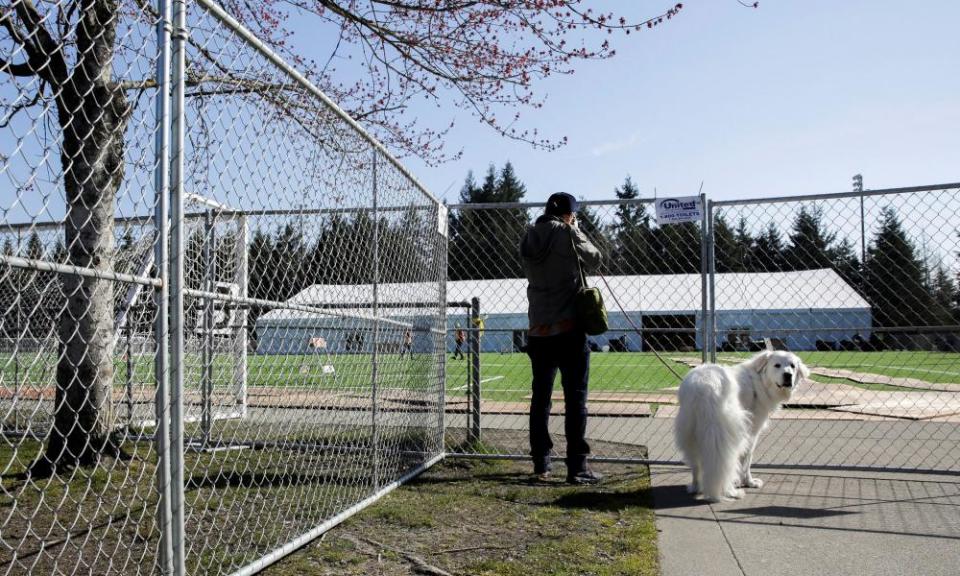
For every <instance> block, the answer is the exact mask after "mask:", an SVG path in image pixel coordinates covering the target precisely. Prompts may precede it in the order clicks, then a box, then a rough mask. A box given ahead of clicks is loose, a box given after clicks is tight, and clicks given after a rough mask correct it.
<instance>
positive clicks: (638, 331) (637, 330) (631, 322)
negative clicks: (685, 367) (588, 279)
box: [597, 272, 683, 380]
mask: <svg viewBox="0 0 960 576" xmlns="http://www.w3.org/2000/svg"><path fill="white" fill-rule="evenodd" d="M597 276H599V277H600V279H601V280H603V284H604V286H606V287H607V292H609V293H610V296H611V297H612V298H613V301H614V303H616V305H617V308H619V309H620V312H622V313H623V317H624V318H626V319H627V323H629V324H630V326H631V327H632V328H633V331H634V332H636V333H637V335H638V336H640V342H641V343H642V342H643V332H642V331H641V330H640V328H637V325H636V324H634V322H633V320H631V319H630V315H629V314H627V311H626V310H624V308H623V305H622V304H620V299H619V298H617V294H616V293H615V292H614V291H613V288H611V287H610V283H609V282H607V278H606V276H604V275H603V274H600V273H599V272H597ZM650 351H651V352H653V355H654V356H656V357H657V360H659V361H660V363H661V364H663V365H664V366H665V367H666V368H667V370H669V371H670V373H671V374H673V375H674V376H676V377H677V380H683V376H681V375H680V374H678V373H677V371H676V370H674V369H673V366H671V365H670V364H669V363H668V362H667V361H666V360H664V359H663V356H660V354H659V353H658V352H657V350H656V349H655V348H654V347H653V346H651V347H650Z"/></svg>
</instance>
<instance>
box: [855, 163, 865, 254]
mask: <svg viewBox="0 0 960 576" xmlns="http://www.w3.org/2000/svg"><path fill="white" fill-rule="evenodd" d="M853 191H854V192H859V193H860V265H861V266H862V265H864V264H865V263H866V262H867V229H866V224H865V221H864V217H863V176H862V175H860V174H854V175H853Z"/></svg>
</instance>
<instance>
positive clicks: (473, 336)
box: [468, 296, 482, 443]
mask: <svg viewBox="0 0 960 576" xmlns="http://www.w3.org/2000/svg"><path fill="white" fill-rule="evenodd" d="M480 325H481V322H480V298H478V297H476V296H475V297H473V298H471V299H470V327H469V334H470V381H469V382H468V385H469V386H470V437H469V441H470V442H471V443H474V442H480V439H481V432H482V430H481V427H480V410H481V408H480V337H481V336H480Z"/></svg>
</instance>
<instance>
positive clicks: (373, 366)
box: [370, 149, 380, 490]
mask: <svg viewBox="0 0 960 576" xmlns="http://www.w3.org/2000/svg"><path fill="white" fill-rule="evenodd" d="M378 154H379V152H378V151H377V150H376V149H373V150H372V151H371V159H370V161H371V166H370V170H371V178H372V183H373V186H372V195H373V198H372V203H373V207H372V212H373V354H371V356H370V401H371V410H370V415H371V419H370V430H371V443H372V446H371V450H372V451H373V488H374V490H378V489H379V488H380V434H379V432H380V431H379V428H378V426H379V410H378V406H377V375H378V370H377V368H378V366H377V360H378V353H379V351H380V299H379V296H380V215H379V213H378V208H379V207H378V206H377V200H378V194H377V155H378Z"/></svg>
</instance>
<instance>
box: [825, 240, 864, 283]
mask: <svg viewBox="0 0 960 576" xmlns="http://www.w3.org/2000/svg"><path fill="white" fill-rule="evenodd" d="M828 256H829V258H830V266H831V267H832V268H833V269H834V270H836V272H837V274H839V275H840V277H841V278H843V280H844V281H845V282H846V283H847V284H849V285H850V286H852V287H853V288H854V289H857V290H860V288H861V271H860V258H858V257H857V251H856V249H855V248H854V246H853V243H852V242H850V240H849V239H848V238H844V239H843V240H841V241H840V242H839V243H838V244H836V245H835V246H834V247H833V248H831V249H830V251H829V254H828Z"/></svg>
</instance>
